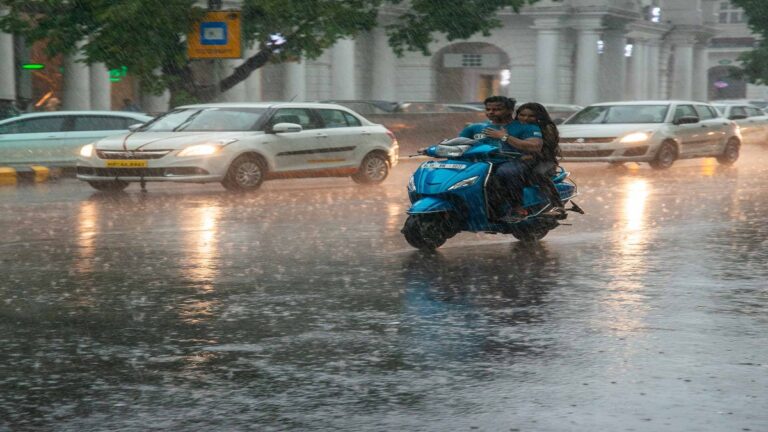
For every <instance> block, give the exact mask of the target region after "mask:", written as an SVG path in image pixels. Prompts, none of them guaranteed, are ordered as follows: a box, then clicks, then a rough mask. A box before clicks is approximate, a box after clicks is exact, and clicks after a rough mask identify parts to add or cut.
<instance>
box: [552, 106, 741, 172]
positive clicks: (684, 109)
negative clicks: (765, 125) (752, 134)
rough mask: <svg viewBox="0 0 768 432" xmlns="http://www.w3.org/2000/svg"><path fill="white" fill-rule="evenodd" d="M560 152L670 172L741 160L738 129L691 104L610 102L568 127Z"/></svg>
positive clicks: (563, 131) (708, 108)
mask: <svg viewBox="0 0 768 432" xmlns="http://www.w3.org/2000/svg"><path fill="white" fill-rule="evenodd" d="M558 130H559V131H560V148H561V151H562V155H563V160H564V161H569V162H613V163H620V162H648V163H649V164H650V165H651V167H653V168H657V169H665V168H669V167H670V166H672V164H673V163H674V162H675V160H676V159H687V158H696V157H716V158H717V160H718V162H720V163H721V164H726V165H729V164H732V163H734V162H736V160H737V159H738V158H739V149H740V147H741V142H742V137H741V132H740V131H739V126H738V125H737V124H736V123H735V122H733V121H732V120H728V119H726V118H724V117H722V116H721V114H720V113H719V112H718V111H717V110H716V109H715V108H714V107H713V106H712V105H709V104H705V103H701V102H690V101H634V102H605V103H598V104H593V105H590V106H588V107H586V108H584V109H582V110H581V111H579V112H578V113H576V114H574V115H573V116H572V117H571V118H569V119H568V120H566V121H565V122H564V123H563V124H561V125H559V126H558Z"/></svg>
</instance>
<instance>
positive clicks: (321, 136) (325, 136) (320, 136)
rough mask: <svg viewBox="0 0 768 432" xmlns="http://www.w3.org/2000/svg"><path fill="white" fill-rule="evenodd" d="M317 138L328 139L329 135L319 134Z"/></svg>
mask: <svg viewBox="0 0 768 432" xmlns="http://www.w3.org/2000/svg"><path fill="white" fill-rule="evenodd" d="M315 136H316V137H318V138H328V134H317V135H315Z"/></svg>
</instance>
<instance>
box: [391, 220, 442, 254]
mask: <svg viewBox="0 0 768 432" xmlns="http://www.w3.org/2000/svg"><path fill="white" fill-rule="evenodd" d="M443 216H444V215H440V214H426V215H425V214H421V215H410V216H408V219H406V220H405V224H404V225H403V229H402V230H400V232H402V233H403V235H404V236H405V241H407V242H408V244H409V245H411V246H413V247H415V248H416V249H422V250H435V249H437V248H439V247H440V246H442V245H443V243H445V241H446V240H448V237H450V236H451V234H452V233H451V232H450V231H449V230H448V226H447V224H446V222H445V218H444V217H443Z"/></svg>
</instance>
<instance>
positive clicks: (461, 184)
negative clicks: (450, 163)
mask: <svg viewBox="0 0 768 432" xmlns="http://www.w3.org/2000/svg"><path fill="white" fill-rule="evenodd" d="M479 178H480V176H474V177H470V178H468V179H464V180H460V181H457V182H456V183H454V185H453V186H451V187H449V188H448V190H454V189H459V188H463V187H465V186H472V185H473V184H475V182H477V179H479Z"/></svg>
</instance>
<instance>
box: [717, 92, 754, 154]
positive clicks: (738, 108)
mask: <svg viewBox="0 0 768 432" xmlns="http://www.w3.org/2000/svg"><path fill="white" fill-rule="evenodd" d="M712 105H713V106H714V107H715V108H717V110H718V111H720V113H722V114H723V117H725V118H727V119H729V120H733V121H735V122H736V124H737V125H739V129H741V137H742V138H743V139H744V143H747V144H768V114H766V113H765V111H763V110H761V109H760V108H758V107H756V106H753V105H746V104H732V103H718V102H715V103H713V104H712Z"/></svg>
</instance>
